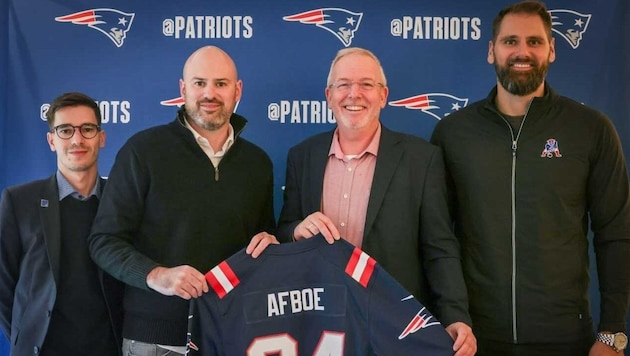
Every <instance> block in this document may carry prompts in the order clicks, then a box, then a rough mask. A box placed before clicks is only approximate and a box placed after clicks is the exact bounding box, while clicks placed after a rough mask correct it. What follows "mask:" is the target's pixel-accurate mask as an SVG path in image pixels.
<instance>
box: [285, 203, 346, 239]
mask: <svg viewBox="0 0 630 356" xmlns="http://www.w3.org/2000/svg"><path fill="white" fill-rule="evenodd" d="M319 233H321V234H322V235H323V236H324V238H325V239H326V241H328V243H329V244H332V243H333V242H335V240H339V239H340V238H341V235H340V234H339V230H337V227H336V226H335V224H333V222H332V220H330V218H329V217H328V216H326V215H324V214H323V213H321V212H319V211H316V212H314V213H313V214H311V215H309V216H307V217H306V219H304V220H302V222H300V223H299V224H298V225H297V226H296V227H295V230H293V237H294V238H295V240H300V239H308V238H311V237H313V236H315V235H317V234H319Z"/></svg>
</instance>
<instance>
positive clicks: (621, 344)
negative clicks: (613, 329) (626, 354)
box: [613, 333, 628, 350]
mask: <svg viewBox="0 0 630 356" xmlns="http://www.w3.org/2000/svg"><path fill="white" fill-rule="evenodd" d="M613 343H614V346H615V348H616V349H617V350H623V349H625V348H626V345H627V344H628V337H627V336H626V334H624V333H616V334H615V338H614V340H613Z"/></svg>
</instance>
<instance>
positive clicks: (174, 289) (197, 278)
mask: <svg viewBox="0 0 630 356" xmlns="http://www.w3.org/2000/svg"><path fill="white" fill-rule="evenodd" d="M147 286H149V288H151V289H153V290H155V291H156V292H158V293H160V294H164V295H176V296H178V297H180V298H184V299H186V300H188V299H190V298H198V297H200V296H201V295H202V294H203V293H206V292H207V291H208V283H207V282H206V277H205V276H204V275H203V273H201V272H199V271H197V270H196V269H194V268H193V267H191V266H187V265H183V266H177V267H173V268H166V267H155V268H154V269H152V270H151V272H149V274H148V275H147Z"/></svg>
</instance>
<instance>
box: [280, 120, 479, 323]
mask: <svg viewBox="0 0 630 356" xmlns="http://www.w3.org/2000/svg"><path fill="white" fill-rule="evenodd" d="M333 132H334V131H330V132H326V133H322V134H319V135H316V136H313V137H311V138H309V139H306V140H305V141H303V142H302V143H300V144H298V145H297V146H295V147H293V148H291V149H290V151H289V155H288V159H287V171H286V181H285V190H284V205H283V207H282V212H281V213H280V219H279V222H278V238H279V240H280V241H283V242H288V241H291V240H292V238H293V230H294V229H295V227H296V226H297V224H299V223H300V222H301V221H302V220H303V219H304V218H305V217H306V216H308V215H309V214H311V213H313V212H316V211H320V210H321V206H320V205H321V204H320V202H321V199H322V190H323V181H324V171H325V168H326V162H327V160H328V151H329V150H330V145H331V142H332V137H333ZM450 221H451V220H450V217H449V212H448V206H447V192H446V182H445V178H444V166H443V161H442V156H441V153H440V150H439V148H437V147H436V146H433V145H431V144H430V143H428V142H427V141H425V140H423V139H421V138H418V137H415V136H411V135H406V134H402V133H397V132H393V131H390V130H388V129H387V128H385V127H384V126H382V130H381V139H380V145H379V149H378V157H377V160H376V167H375V171H374V178H373V181H372V188H371V191H370V198H369V202H368V208H367V216H366V221H365V235H364V237H363V245H362V246H361V248H362V249H363V250H364V251H365V252H367V253H368V254H369V255H371V256H372V257H374V258H375V259H376V261H377V262H378V263H380V264H381V266H383V267H384V268H385V270H386V271H387V272H389V273H390V274H391V275H392V276H393V277H394V278H395V279H397V280H398V281H399V282H400V283H401V284H402V285H403V286H404V287H405V288H406V289H407V290H408V291H410V292H411V293H413V294H414V296H416V297H417V298H418V299H419V300H420V301H421V302H423V303H424V304H425V305H427V306H428V307H429V308H430V309H431V311H432V312H433V313H434V314H435V315H436V316H437V317H438V318H439V319H440V321H442V323H443V324H444V325H445V326H447V325H449V324H450V323H452V322H455V321H463V322H466V323H468V324H469V325H470V316H469V314H468V311H467V310H468V308H467V305H468V299H467V294H466V287H465V285H464V279H463V276H462V271H461V267H460V257H459V256H460V254H459V243H458V241H457V239H456V237H455V235H454V234H453V232H452V230H451V223H450Z"/></svg>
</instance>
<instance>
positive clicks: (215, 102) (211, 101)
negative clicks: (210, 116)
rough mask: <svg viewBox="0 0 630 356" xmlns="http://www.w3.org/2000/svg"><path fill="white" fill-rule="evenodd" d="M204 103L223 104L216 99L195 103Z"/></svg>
mask: <svg viewBox="0 0 630 356" xmlns="http://www.w3.org/2000/svg"><path fill="white" fill-rule="evenodd" d="M206 103H207V104H219V105H223V102H222V101H221V100H217V99H202V100H199V101H198V102H197V105H201V104H206Z"/></svg>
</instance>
